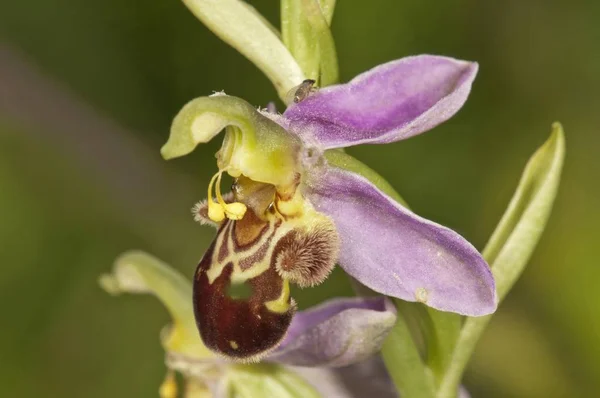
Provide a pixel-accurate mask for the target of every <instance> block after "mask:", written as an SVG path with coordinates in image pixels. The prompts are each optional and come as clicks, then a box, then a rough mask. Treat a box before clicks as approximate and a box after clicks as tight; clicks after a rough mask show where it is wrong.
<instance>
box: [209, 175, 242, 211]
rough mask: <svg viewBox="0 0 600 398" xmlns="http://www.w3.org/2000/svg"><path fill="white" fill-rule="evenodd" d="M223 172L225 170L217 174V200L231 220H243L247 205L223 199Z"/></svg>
mask: <svg viewBox="0 0 600 398" xmlns="http://www.w3.org/2000/svg"><path fill="white" fill-rule="evenodd" d="M222 174H223V172H222V171H220V172H219V173H218V174H217V176H216V177H217V186H216V187H215V193H216V194H217V201H218V202H219V204H220V205H221V208H222V209H223V211H224V212H225V215H226V216H227V218H229V219H231V220H241V219H242V217H244V214H246V205H245V204H243V203H240V202H233V203H225V200H223V196H222V195H221V175H222ZM213 178H214V177H213Z"/></svg>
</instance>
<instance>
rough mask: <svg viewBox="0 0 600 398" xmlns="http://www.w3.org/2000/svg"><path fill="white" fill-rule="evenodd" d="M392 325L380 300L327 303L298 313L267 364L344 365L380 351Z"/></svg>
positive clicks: (388, 306)
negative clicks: (270, 362) (271, 362)
mask: <svg viewBox="0 0 600 398" xmlns="http://www.w3.org/2000/svg"><path fill="white" fill-rule="evenodd" d="M395 322H396V310H395V307H394V306H393V304H392V303H391V302H390V301H389V300H388V299H386V298H384V297H375V298H368V299H365V298H346V299H333V300H329V301H327V302H325V303H323V304H321V305H319V306H317V307H313V308H311V309H309V310H307V311H302V312H300V313H298V314H297V315H296V316H295V317H294V319H293V321H292V324H291V325H290V329H289V331H288V334H287V336H286V338H285V340H284V341H283V343H282V344H281V346H280V347H279V348H278V349H277V350H276V351H274V352H273V353H271V355H270V356H269V358H268V359H269V360H270V361H275V362H280V363H284V364H288V365H294V366H332V367H338V366H346V365H350V364H353V363H356V362H359V361H362V360H364V359H366V358H368V357H370V356H371V355H373V354H374V353H376V352H378V351H379V349H380V348H381V344H382V343H383V340H384V339H385V337H386V336H387V334H388V332H389V331H390V329H391V328H392V327H393V326H394V323H395Z"/></svg>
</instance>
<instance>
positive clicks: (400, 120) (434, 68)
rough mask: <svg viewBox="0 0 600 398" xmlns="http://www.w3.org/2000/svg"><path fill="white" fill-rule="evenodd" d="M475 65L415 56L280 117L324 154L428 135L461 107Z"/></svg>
mask: <svg viewBox="0 0 600 398" xmlns="http://www.w3.org/2000/svg"><path fill="white" fill-rule="evenodd" d="M477 68H478V66H477V64H476V63H472V62H466V61H460V60H456V59H453V58H447V57H441V56H434V55H418V56H413V57H406V58H402V59H399V60H396V61H392V62H388V63H386V64H383V65H380V66H377V67H375V68H373V69H371V70H369V71H367V72H365V73H363V74H361V75H358V76H357V77H355V78H354V79H353V80H352V81H350V82H349V83H347V84H340V85H336V86H330V87H327V88H324V89H321V90H319V91H317V92H316V93H314V94H313V95H311V96H309V97H307V98H305V99H304V100H303V101H301V102H299V103H297V104H292V105H291V106H290V107H289V108H288V109H287V110H286V111H285V113H284V117H285V118H286V119H287V121H288V123H289V126H290V127H289V128H290V129H291V130H292V131H293V132H295V133H296V134H298V135H300V136H301V137H302V138H303V140H304V141H306V142H311V143H313V144H320V145H321V146H322V147H323V148H339V147H347V146H351V145H358V144H365V143H372V144H386V143H390V142H394V141H399V140H403V139H406V138H409V137H412V136H414V135H417V134H420V133H422V132H425V131H427V130H430V129H432V128H433V127H435V126H437V125H438V124H440V123H442V122H444V121H446V120H448V119H449V118H450V117H451V116H452V115H454V114H455V113H456V112H457V111H458V110H459V109H460V108H461V107H462V105H463V104H464V102H465V101H466V99H467V96H468V95H469V92H470V90H471V84H472V83H473V80H474V79H475V75H476V74H477Z"/></svg>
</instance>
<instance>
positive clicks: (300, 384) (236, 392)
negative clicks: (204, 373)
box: [225, 363, 321, 398]
mask: <svg viewBox="0 0 600 398" xmlns="http://www.w3.org/2000/svg"><path fill="white" fill-rule="evenodd" d="M226 377H227V378H226V380H225V383H226V384H227V393H228V394H227V396H228V397H231V398H234V397H235V398H255V397H277V398H320V396H321V395H320V394H319V393H318V392H317V391H316V390H315V389H314V388H313V387H312V386H311V385H309V384H308V383H307V382H306V381H305V380H304V379H303V378H302V377H300V376H298V375H297V374H295V373H293V372H292V371H290V370H287V369H285V368H283V367H281V366H279V365H274V364H266V363H260V364H254V365H252V366H248V365H232V366H231V368H230V369H229V370H228V372H227V376H226Z"/></svg>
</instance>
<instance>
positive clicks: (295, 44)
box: [281, 0, 338, 86]
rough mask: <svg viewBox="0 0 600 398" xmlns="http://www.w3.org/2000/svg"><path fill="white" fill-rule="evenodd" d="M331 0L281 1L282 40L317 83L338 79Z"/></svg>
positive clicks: (307, 75) (309, 76) (331, 82)
mask: <svg viewBox="0 0 600 398" xmlns="http://www.w3.org/2000/svg"><path fill="white" fill-rule="evenodd" d="M321 3H324V4H321ZM331 3H332V2H330V1H326V2H319V1H318V0H282V2H281V29H282V38H283V42H284V43H285V45H286V46H287V47H288V48H289V49H290V51H291V53H292V55H293V56H294V58H296V60H297V61H298V63H299V64H300V66H301V68H302V70H303V71H304V74H305V75H306V77H307V78H310V79H313V80H315V81H316V82H317V85H320V86H327V85H330V84H333V83H336V82H337V80H338V63H337V54H336V50H335V43H334V40H333V36H332V35H331V30H330V29H329V23H330V21H331V17H332V16H333V8H334V6H335V3H333V4H331ZM325 12H327V15H325V14H324V13H325ZM328 17H329V20H328Z"/></svg>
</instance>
